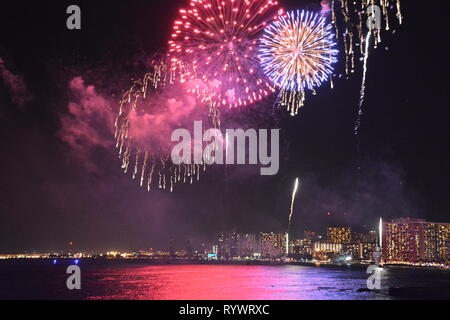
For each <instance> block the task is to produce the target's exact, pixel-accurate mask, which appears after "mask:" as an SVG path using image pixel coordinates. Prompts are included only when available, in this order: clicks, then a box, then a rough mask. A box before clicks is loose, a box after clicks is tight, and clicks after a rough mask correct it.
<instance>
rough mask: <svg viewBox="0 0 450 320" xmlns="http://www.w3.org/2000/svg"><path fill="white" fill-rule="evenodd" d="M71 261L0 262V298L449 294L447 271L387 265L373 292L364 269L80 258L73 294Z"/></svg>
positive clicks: (297, 297)
mask: <svg viewBox="0 0 450 320" xmlns="http://www.w3.org/2000/svg"><path fill="white" fill-rule="evenodd" d="M68 265H70V262H69V261H58V262H57V263H56V264H53V263H52V261H51V260H48V261H47V260H43V261H20V262H0V299H64V300H65V299H87V300H97V299H124V300H130V299H133V300H135V299H139V300H140V299H145V300H378V299H381V300H386V299H398V298H403V299H408V298H420V299H426V298H428V295H429V293H430V292H432V293H433V294H438V296H437V297H436V296H433V297H430V298H440V297H442V298H444V297H446V296H447V294H450V292H449V290H450V272H449V271H441V270H419V269H416V270H411V269H404V268H398V269H388V270H385V271H383V273H382V281H381V283H382V290H379V291H370V290H367V284H366V280H367V278H368V276H369V275H368V274H367V273H366V271H365V270H364V269H353V268H328V267H327V268H324V267H320V268H319V267H305V266H296V265H283V266H257V265H201V264H199V265H148V264H145V263H128V262H120V263H119V262H113V261H112V262H103V263H98V262H92V261H85V260H81V261H80V263H79V266H80V268H81V286H82V288H81V290H73V291H71V290H68V289H67V287H66V279H67V277H68V276H69V275H68V274H66V268H67V266H68ZM396 287H399V288H404V289H405V290H406V292H409V291H408V290H410V291H411V292H412V295H411V296H408V295H406V296H405V295H404V294H403V295H401V296H400V297H399V296H398V295H392V293H390V292H389V288H396ZM408 288H410V289H408ZM418 290H419V293H420V294H421V295H420V296H419V297H417V292H418Z"/></svg>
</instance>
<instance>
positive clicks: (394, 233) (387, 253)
mask: <svg viewBox="0 0 450 320" xmlns="http://www.w3.org/2000/svg"><path fill="white" fill-rule="evenodd" d="M449 258H450V224H449V223H433V222H426V221H425V220H420V219H409V218H401V219H396V220H393V221H392V222H385V223H384V224H383V259H384V261H385V262H388V263H389V262H391V263H414V262H425V261H426V262H441V261H442V262H443V261H447V260H448V259H449Z"/></svg>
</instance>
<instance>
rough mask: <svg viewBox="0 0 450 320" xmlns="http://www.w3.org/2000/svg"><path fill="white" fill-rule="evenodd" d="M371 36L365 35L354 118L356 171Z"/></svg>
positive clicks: (358, 166) (359, 149) (359, 165)
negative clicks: (362, 67) (356, 111)
mask: <svg viewBox="0 0 450 320" xmlns="http://www.w3.org/2000/svg"><path fill="white" fill-rule="evenodd" d="M370 36H371V32H370V31H369V32H368V33H367V37H366V48H365V53H364V69H363V78H362V83H361V91H360V98H359V105H358V115H357V116H356V122H355V136H356V139H357V145H356V148H357V157H358V158H357V159H358V160H357V161H358V164H357V168H358V171H360V170H361V164H360V162H359V161H360V152H361V138H360V132H359V129H360V127H361V117H362V116H363V114H364V109H363V106H364V99H365V96H366V78H367V61H368V59H369V50H370V38H371V37H370Z"/></svg>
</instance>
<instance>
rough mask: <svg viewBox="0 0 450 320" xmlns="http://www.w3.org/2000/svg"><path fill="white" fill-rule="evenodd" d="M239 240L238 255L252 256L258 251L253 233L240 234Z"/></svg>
mask: <svg viewBox="0 0 450 320" xmlns="http://www.w3.org/2000/svg"><path fill="white" fill-rule="evenodd" d="M240 240H241V241H240V247H239V256H240V257H253V255H254V254H255V253H256V252H258V251H259V247H258V243H257V242H256V236H255V235H254V234H243V235H241V237H240Z"/></svg>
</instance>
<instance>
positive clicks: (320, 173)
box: [0, 0, 450, 252]
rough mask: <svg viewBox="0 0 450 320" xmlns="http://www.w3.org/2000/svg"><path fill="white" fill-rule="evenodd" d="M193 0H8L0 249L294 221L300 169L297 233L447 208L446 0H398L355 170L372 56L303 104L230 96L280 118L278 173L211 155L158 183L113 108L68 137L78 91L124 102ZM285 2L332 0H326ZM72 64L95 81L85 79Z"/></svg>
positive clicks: (0, 21)
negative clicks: (137, 170)
mask: <svg viewBox="0 0 450 320" xmlns="http://www.w3.org/2000/svg"><path fill="white" fill-rule="evenodd" d="M186 3H187V0H167V1H142V0H141V1H139V0H130V1H120V2H119V1H117V3H116V2H113V1H98V0H96V1H92V0H91V1H79V0H77V1H70V2H69V1H57V2H56V1H27V2H24V1H20V0H17V1H9V2H8V3H2V4H1V7H0V123H1V126H0V142H1V148H0V178H1V180H0V181H1V183H0V252H17V251H25V250H27V251H32V250H38V251H43V250H61V249H64V248H65V247H66V245H67V243H68V242H70V241H73V242H74V243H75V245H76V247H77V248H79V249H80V250H84V249H85V250H103V249H143V248H150V247H161V248H164V247H168V243H169V239H170V238H174V239H176V244H177V246H178V247H183V246H184V245H185V243H186V239H191V240H192V241H193V243H194V244H198V243H200V242H203V241H208V242H210V241H212V240H213V239H214V236H215V234H216V233H218V232H221V231H237V232H251V233H259V232H260V231H269V232H270V231H276V232H284V231H285V229H286V227H287V217H288V213H289V211H288V210H289V205H290V196H291V188H292V185H293V182H294V180H295V177H297V176H298V177H300V179H301V181H302V184H301V188H300V192H299V196H298V198H297V207H296V210H295V213H294V221H293V227H292V232H293V233H294V235H300V234H301V233H302V231H303V230H305V229H307V230H315V231H319V232H322V233H323V231H324V228H325V226H328V225H349V226H352V227H354V228H355V229H357V230H360V231H368V230H370V229H374V228H375V225H376V221H377V219H378V218H379V217H380V216H382V217H383V218H384V219H392V218H396V217H406V216H409V217H417V218H423V219H427V220H429V221H436V222H450V216H449V214H450V200H449V199H450V197H449V194H450V161H449V160H450V159H449V156H450V149H449V120H450V109H449V103H448V101H449V100H448V92H449V89H450V88H449V71H450V68H449V58H448V57H449V35H450V34H449V28H448V12H449V11H448V10H446V8H444V7H443V6H444V5H445V2H434V3H427V4H425V2H418V1H414V2H413V1H402V9H403V15H404V18H405V19H404V24H403V25H402V26H401V27H397V26H395V29H396V32H395V33H394V34H393V35H392V34H387V35H386V36H385V37H384V39H383V40H384V41H383V43H382V44H381V46H380V47H379V48H378V49H376V50H372V51H371V54H370V58H369V63H368V69H369V70H368V78H367V94H366V103H365V107H364V108H365V114H364V116H363V118H362V126H361V151H362V152H361V155H362V157H361V166H362V167H361V171H360V172H359V173H358V172H357V170H356V152H355V145H356V140H355V137H354V135H353V128H354V121H355V116H356V113H357V104H358V100H359V90H360V84H361V73H362V69H361V68H358V69H357V74H355V75H354V76H352V77H351V78H350V79H349V80H345V79H340V80H336V81H335V88H334V89H333V90H331V89H329V87H328V86H326V85H325V86H323V88H321V89H319V90H318V94H317V95H315V96H313V95H311V94H309V95H308V97H307V100H306V106H305V107H304V108H303V109H302V110H301V112H300V114H299V115H298V116H297V117H296V118H290V117H288V115H287V112H285V111H284V110H275V112H273V111H272V105H273V99H272V101H271V102H270V101H267V102H266V103H262V104H259V105H257V106H252V107H249V108H246V109H245V110H241V111H239V112H230V115H229V117H230V118H232V119H233V123H235V122H236V123H240V124H243V125H247V126H250V127H251V126H253V127H255V126H257V127H267V128H271V127H280V128H281V129H282V131H281V132H282V144H281V153H282V154H281V155H282V158H281V167H280V172H279V174H278V175H276V176H273V177H261V176H259V175H257V174H256V173H255V172H257V170H253V169H254V168H250V169H249V168H243V167H237V168H235V167H232V168H227V170H224V168H212V169H211V170H209V171H208V172H207V174H206V175H204V176H203V177H202V179H201V181H200V182H199V183H196V184H194V185H192V186H190V185H183V186H181V187H179V188H178V190H177V191H176V192H175V193H168V192H165V191H154V192H151V193H147V192H146V191H145V190H143V189H141V188H139V186H138V185H137V183H136V181H132V180H131V179H130V176H129V175H125V174H123V172H122V170H121V169H120V160H119V159H118V156H117V152H116V150H115V149H114V145H113V143H112V142H111V141H112V139H113V137H112V136H111V134H110V130H108V126H109V125H110V124H109V123H107V121H104V120H105V119H104V118H101V117H98V118H96V119H90V120H89V121H90V125H91V126H92V127H93V128H95V129H96V130H98V132H97V134H98V137H97V138H98V139H99V140H101V143H97V144H95V143H93V144H91V145H87V146H86V145H80V144H77V145H76V146H77V148H74V147H73V146H71V145H70V144H68V143H67V136H66V134H67V132H65V131H64V125H63V123H64V121H65V120H64V119H69V120H70V119H71V118H70V115H68V106H69V104H70V103H71V102H74V101H77V99H79V95H80V92H83V90H84V91H85V90H86V87H87V86H89V85H92V86H95V92H96V95H98V99H99V100H98V101H99V103H100V104H101V103H106V102H108V103H111V104H114V103H115V104H117V101H118V99H119V98H120V96H121V94H122V93H123V92H124V90H125V89H127V88H128V87H129V84H130V79H132V78H140V77H142V76H143V75H144V74H145V72H146V70H145V62H146V61H147V60H148V59H149V57H151V56H152V55H154V54H155V53H160V52H162V49H163V48H164V47H165V46H166V43H167V39H168V37H169V35H170V33H171V24H172V21H173V19H174V18H175V16H176V14H177V10H178V9H179V8H180V7H182V6H183V5H184V4H186ZM282 3H283V4H284V6H285V7H286V8H288V9H289V8H291V9H294V8H297V7H298V8H302V7H304V8H309V9H314V10H320V5H319V1H315V2H314V1H293V0H291V1H282ZM70 4H78V5H79V6H80V7H81V10H82V30H81V31H69V30H67V28H66V18H67V15H66V13H65V11H66V8H67V6H68V5H70ZM337 69H342V62H340V63H338V65H337ZM73 79H82V80H83V81H84V84H82V85H80V86H78V87H76V88H74V86H73V83H74V82H73ZM71 83H72V85H71ZM269 100H270V99H269ZM67 117H69V118H67ZM268 119H269V120H268ZM69 120H67V121H69ZM91 138H92V137H91ZM94 140H95V139H94ZM97 142H98V141H97ZM328 213H331V215H329V214H328Z"/></svg>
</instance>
